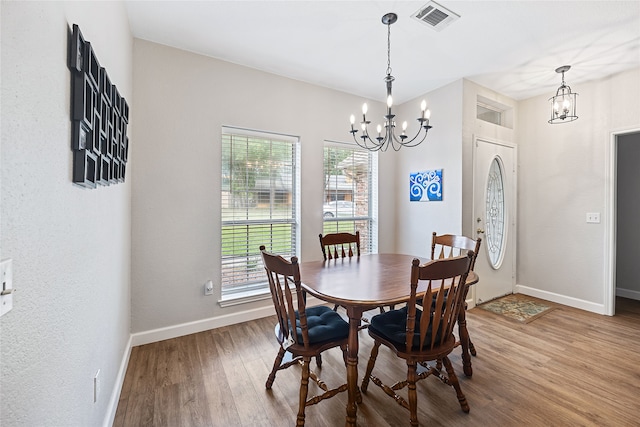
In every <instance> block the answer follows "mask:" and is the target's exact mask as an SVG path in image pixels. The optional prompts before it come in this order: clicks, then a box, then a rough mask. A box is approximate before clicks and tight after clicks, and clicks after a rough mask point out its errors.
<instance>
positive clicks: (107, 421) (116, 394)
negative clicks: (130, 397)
mask: <svg viewBox="0 0 640 427" xmlns="http://www.w3.org/2000/svg"><path fill="white" fill-rule="evenodd" d="M131 338H132V335H129V341H128V342H127V346H126V348H125V349H124V354H123V355H122V361H121V362H120V369H118V376H117V377H116V381H115V384H114V386H113V390H112V391H111V397H110V398H109V405H108V406H107V412H106V415H105V417H104V422H103V423H102V426H103V427H111V426H112V425H113V422H114V421H115V419H116V411H117V410H118V402H119V401H120V393H121V392H122V385H123V384H124V376H125V374H126V373H127V366H129V357H130V356H131V347H132V345H131V341H132V339H131Z"/></svg>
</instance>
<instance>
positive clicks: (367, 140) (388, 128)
mask: <svg viewBox="0 0 640 427" xmlns="http://www.w3.org/2000/svg"><path fill="white" fill-rule="evenodd" d="M397 20H398V15H396V14H395V13H387V14H386V15H384V16H383V17H382V23H383V24H384V25H386V26H387V76H386V77H385V78H384V81H385V82H386V84H387V114H386V115H385V116H384V118H385V122H384V131H383V130H382V125H378V126H377V129H376V130H377V134H378V136H374V137H373V138H371V136H369V130H368V125H369V124H370V123H371V122H370V121H369V120H367V109H368V107H367V104H366V103H365V104H363V105H362V121H361V122H360V127H361V129H362V135H359V136H358V135H356V134H357V133H358V129H355V128H354V127H353V125H354V124H355V120H356V119H355V116H354V115H353V114H352V115H351V130H350V133H351V134H352V135H353V140H354V141H355V142H356V144H358V145H359V146H360V147H362V148H365V149H367V150H371V151H386V150H387V148H389V146H391V147H393V149H394V150H395V151H398V150H399V149H400V148H401V147H415V146H416V145H418V144H420V143H421V142H422V141H424V140H425V138H426V137H427V132H429V129H431V126H429V118H430V117H431V112H430V111H429V110H428V109H427V101H425V100H423V101H422V104H421V106H420V108H421V111H422V112H421V114H420V117H418V119H417V120H418V122H419V123H420V127H419V128H418V132H417V133H416V134H415V136H414V137H413V138H411V139H409V140H408V141H407V138H408V137H407V135H406V130H407V122H403V123H402V133H401V134H400V135H396V131H395V128H396V122H395V117H396V116H395V115H394V114H393V113H392V112H391V107H392V106H393V98H392V96H391V86H392V84H393V81H394V80H395V77H393V76H392V75H391V24H393V23H394V22H396V21H397ZM423 131H424V133H423ZM421 134H422V135H421Z"/></svg>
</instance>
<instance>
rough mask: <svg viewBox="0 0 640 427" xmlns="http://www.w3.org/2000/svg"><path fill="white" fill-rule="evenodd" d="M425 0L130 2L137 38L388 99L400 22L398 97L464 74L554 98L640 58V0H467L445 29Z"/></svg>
mask: <svg viewBox="0 0 640 427" xmlns="http://www.w3.org/2000/svg"><path fill="white" fill-rule="evenodd" d="M427 2H428V0H423V1H366V0H362V1H300V0H298V1H270V0H263V1H240V0H237V1H126V3H125V4H126V8H127V12H128V15H129V22H130V27H131V31H132V33H133V36H134V37H137V38H140V39H145V40H149V41H153V42H156V43H160V44H164V45H168V46H173V47H176V48H179V49H183V50H187V51H191V52H195V53H198V54H202V55H207V56H211V57H214V58H219V59H222V60H225V61H229V62H233V63H236V64H240V65H244V66H247V67H252V68H256V69H259V70H263V71H266V72H270V73H274V74H278V75H282V76H286V77H289V78H292V79H296V80H301V81H305V82H309V83H313V84H316V85H320V86H324V87H328V88H332V89H337V90H340V91H343V92H347V93H351V94H355V95H358V96H362V97H363V98H367V99H373V100H378V101H384V100H385V98H386V92H385V84H384V82H383V78H384V76H385V74H386V68H387V27H386V26H385V25H384V24H382V22H381V18H382V16H383V15H384V14H386V13H387V12H395V13H396V14H397V15H398V21H397V22H396V23H395V24H393V25H392V26H391V66H392V74H393V75H394V76H395V78H396V81H395V83H394V88H393V89H394V93H393V95H394V101H395V103H402V102H406V101H408V100H411V99H413V98H414V97H417V96H421V95H423V94H425V93H427V92H429V91H431V90H434V89H437V88H439V87H441V86H444V85H446V84H448V83H450V82H453V81H456V80H459V79H461V78H466V79H469V80H471V81H473V82H476V83H478V84H480V85H482V86H485V87H488V88H490V89H493V90H495V91H497V92H499V93H502V94H504V95H507V96H509V97H511V98H513V99H516V100H520V99H526V98H529V97H532V96H536V95H540V94H548V95H549V96H552V95H554V94H555V90H556V89H557V88H558V86H560V83H561V76H560V75H559V74H556V73H555V71H554V70H555V69H556V68H557V67H559V66H561V65H571V67H572V68H571V70H570V71H568V72H567V73H566V75H565V80H566V82H567V84H569V85H570V86H571V88H572V89H573V90H574V91H575V92H578V93H580V83H582V82H586V81H589V80H593V79H599V78H602V77H605V76H608V75H611V74H614V73H616V72H619V71H622V70H626V69H629V68H633V67H638V66H640V1H638V0H634V1H524V0H522V1H479V0H475V1H457V0H455V1H454V0H438V3H439V4H440V5H442V6H444V7H445V8H448V9H450V10H451V11H453V12H454V13H456V14H458V15H460V18H459V19H458V20H456V21H454V22H452V23H451V24H449V25H448V26H447V27H445V28H443V29H442V30H440V31H436V30H434V29H433V28H431V27H429V26H427V25H425V24H424V23H421V22H418V21H417V20H414V19H413V18H411V15H413V14H414V13H415V12H417V11H418V10H419V9H420V8H421V7H422V6H424V5H425V4H426V3H427Z"/></svg>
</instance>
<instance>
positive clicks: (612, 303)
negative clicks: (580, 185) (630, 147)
mask: <svg viewBox="0 0 640 427" xmlns="http://www.w3.org/2000/svg"><path fill="white" fill-rule="evenodd" d="M638 132H640V127H634V128H626V129H617V130H613V131H611V132H610V133H609V147H608V150H606V156H607V157H608V159H606V164H605V168H606V169H605V177H606V179H607V185H606V186H605V213H606V215H605V218H604V221H605V236H604V241H605V260H604V282H605V283H604V290H603V291H604V304H603V305H604V313H603V314H606V315H608V316H613V315H615V314H616V232H617V224H616V215H617V207H618V200H617V188H618V182H617V180H618V136H622V135H626V134H630V133H638Z"/></svg>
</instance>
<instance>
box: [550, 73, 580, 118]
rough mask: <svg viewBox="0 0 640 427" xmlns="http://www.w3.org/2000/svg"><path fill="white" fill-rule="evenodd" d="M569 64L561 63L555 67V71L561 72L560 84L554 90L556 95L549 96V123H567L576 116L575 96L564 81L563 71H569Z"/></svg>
mask: <svg viewBox="0 0 640 427" xmlns="http://www.w3.org/2000/svg"><path fill="white" fill-rule="evenodd" d="M570 68H571V65H563V66H562V67H558V68H556V73H562V84H561V85H560V87H559V88H558V90H557V91H556V96H554V97H551V98H549V101H551V119H549V123H551V124H556V123H569V122H572V121H574V120H576V119H577V118H578V116H577V115H576V96H577V95H578V94H577V93H575V92H571V88H570V87H569V85H567V84H565V82H564V73H565V72H567V71H569V69H570Z"/></svg>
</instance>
